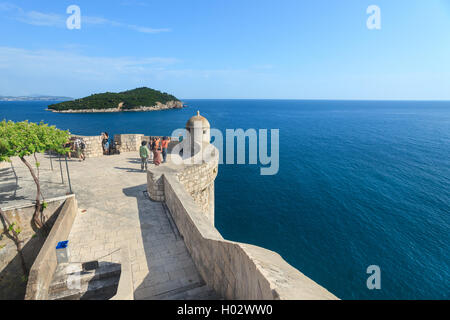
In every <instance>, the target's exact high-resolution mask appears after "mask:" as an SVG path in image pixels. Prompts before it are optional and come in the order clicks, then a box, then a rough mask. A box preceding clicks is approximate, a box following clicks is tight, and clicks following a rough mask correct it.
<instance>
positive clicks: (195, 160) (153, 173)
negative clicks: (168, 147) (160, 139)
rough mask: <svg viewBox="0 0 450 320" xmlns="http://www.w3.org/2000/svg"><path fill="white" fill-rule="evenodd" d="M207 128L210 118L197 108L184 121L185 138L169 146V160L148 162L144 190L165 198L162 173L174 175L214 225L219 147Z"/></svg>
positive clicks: (153, 198) (151, 195)
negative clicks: (194, 113) (194, 112)
mask: <svg viewBox="0 0 450 320" xmlns="http://www.w3.org/2000/svg"><path fill="white" fill-rule="evenodd" d="M210 129H211V125H210V123H209V121H208V120H207V119H206V118H205V117H203V116H201V115H200V112H199V111H198V112H197V115H196V116H193V117H192V118H190V119H189V120H188V121H187V123H186V135H185V136H186V138H185V139H184V140H183V142H182V143H181V144H180V145H179V146H175V147H174V148H173V149H172V151H171V153H170V154H169V157H168V159H169V160H168V162H167V163H166V164H163V165H161V166H158V167H155V166H152V165H150V166H149V170H148V173H147V191H148V193H149V196H150V198H151V199H152V200H155V201H165V195H164V179H163V175H169V174H170V175H175V176H176V177H177V178H178V180H179V181H180V182H181V184H182V185H183V186H184V188H185V189H186V191H188V193H189V194H190V195H191V197H192V198H193V199H194V201H195V203H197V204H198V205H199V206H200V208H201V210H202V212H203V213H204V214H205V215H206V216H207V217H208V219H209V220H210V222H211V224H212V225H214V180H215V179H216V177H217V173H218V165H219V151H218V150H217V149H216V148H215V147H214V146H213V145H211V144H210V141H211V133H210ZM181 150H183V152H182V156H181V157H180V151H181ZM211 151H212V152H211Z"/></svg>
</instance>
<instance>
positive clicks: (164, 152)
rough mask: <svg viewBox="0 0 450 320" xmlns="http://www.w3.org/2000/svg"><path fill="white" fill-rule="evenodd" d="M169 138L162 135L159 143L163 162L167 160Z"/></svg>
mask: <svg viewBox="0 0 450 320" xmlns="http://www.w3.org/2000/svg"><path fill="white" fill-rule="evenodd" d="M169 142H170V138H168V137H164V138H163V141H162V143H161V148H162V156H163V163H166V162H167V149H168V148H169Z"/></svg>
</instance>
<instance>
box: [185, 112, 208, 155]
mask: <svg viewBox="0 0 450 320" xmlns="http://www.w3.org/2000/svg"><path fill="white" fill-rule="evenodd" d="M210 141H211V125H210V123H209V121H208V120H207V119H206V118H205V117H203V116H201V115H200V111H197V115H196V116H193V117H192V118H190V119H189V120H188V122H187V123H186V141H185V142H184V146H183V150H184V155H185V157H194V158H196V159H199V158H200V157H199V155H200V154H201V153H202V152H203V151H204V148H206V147H207V146H208V145H209V144H210Z"/></svg>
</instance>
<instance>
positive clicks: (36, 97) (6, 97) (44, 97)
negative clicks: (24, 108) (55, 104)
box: [0, 95, 73, 101]
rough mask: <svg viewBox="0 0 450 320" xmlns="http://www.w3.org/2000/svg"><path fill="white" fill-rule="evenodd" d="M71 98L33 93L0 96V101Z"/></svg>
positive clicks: (65, 99) (60, 99)
mask: <svg viewBox="0 0 450 320" xmlns="http://www.w3.org/2000/svg"><path fill="white" fill-rule="evenodd" d="M67 100H73V98H69V97H55V96H44V95H33V96H19V97H12V96H0V101H67Z"/></svg>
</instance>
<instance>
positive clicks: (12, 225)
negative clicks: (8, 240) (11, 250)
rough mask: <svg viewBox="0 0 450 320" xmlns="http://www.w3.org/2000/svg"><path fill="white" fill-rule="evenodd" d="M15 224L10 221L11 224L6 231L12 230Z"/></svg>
mask: <svg viewBox="0 0 450 320" xmlns="http://www.w3.org/2000/svg"><path fill="white" fill-rule="evenodd" d="M15 225H16V223H15V222H13V223H11V225H10V226H9V227H8V231H12V230H13V229H14V226H15Z"/></svg>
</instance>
